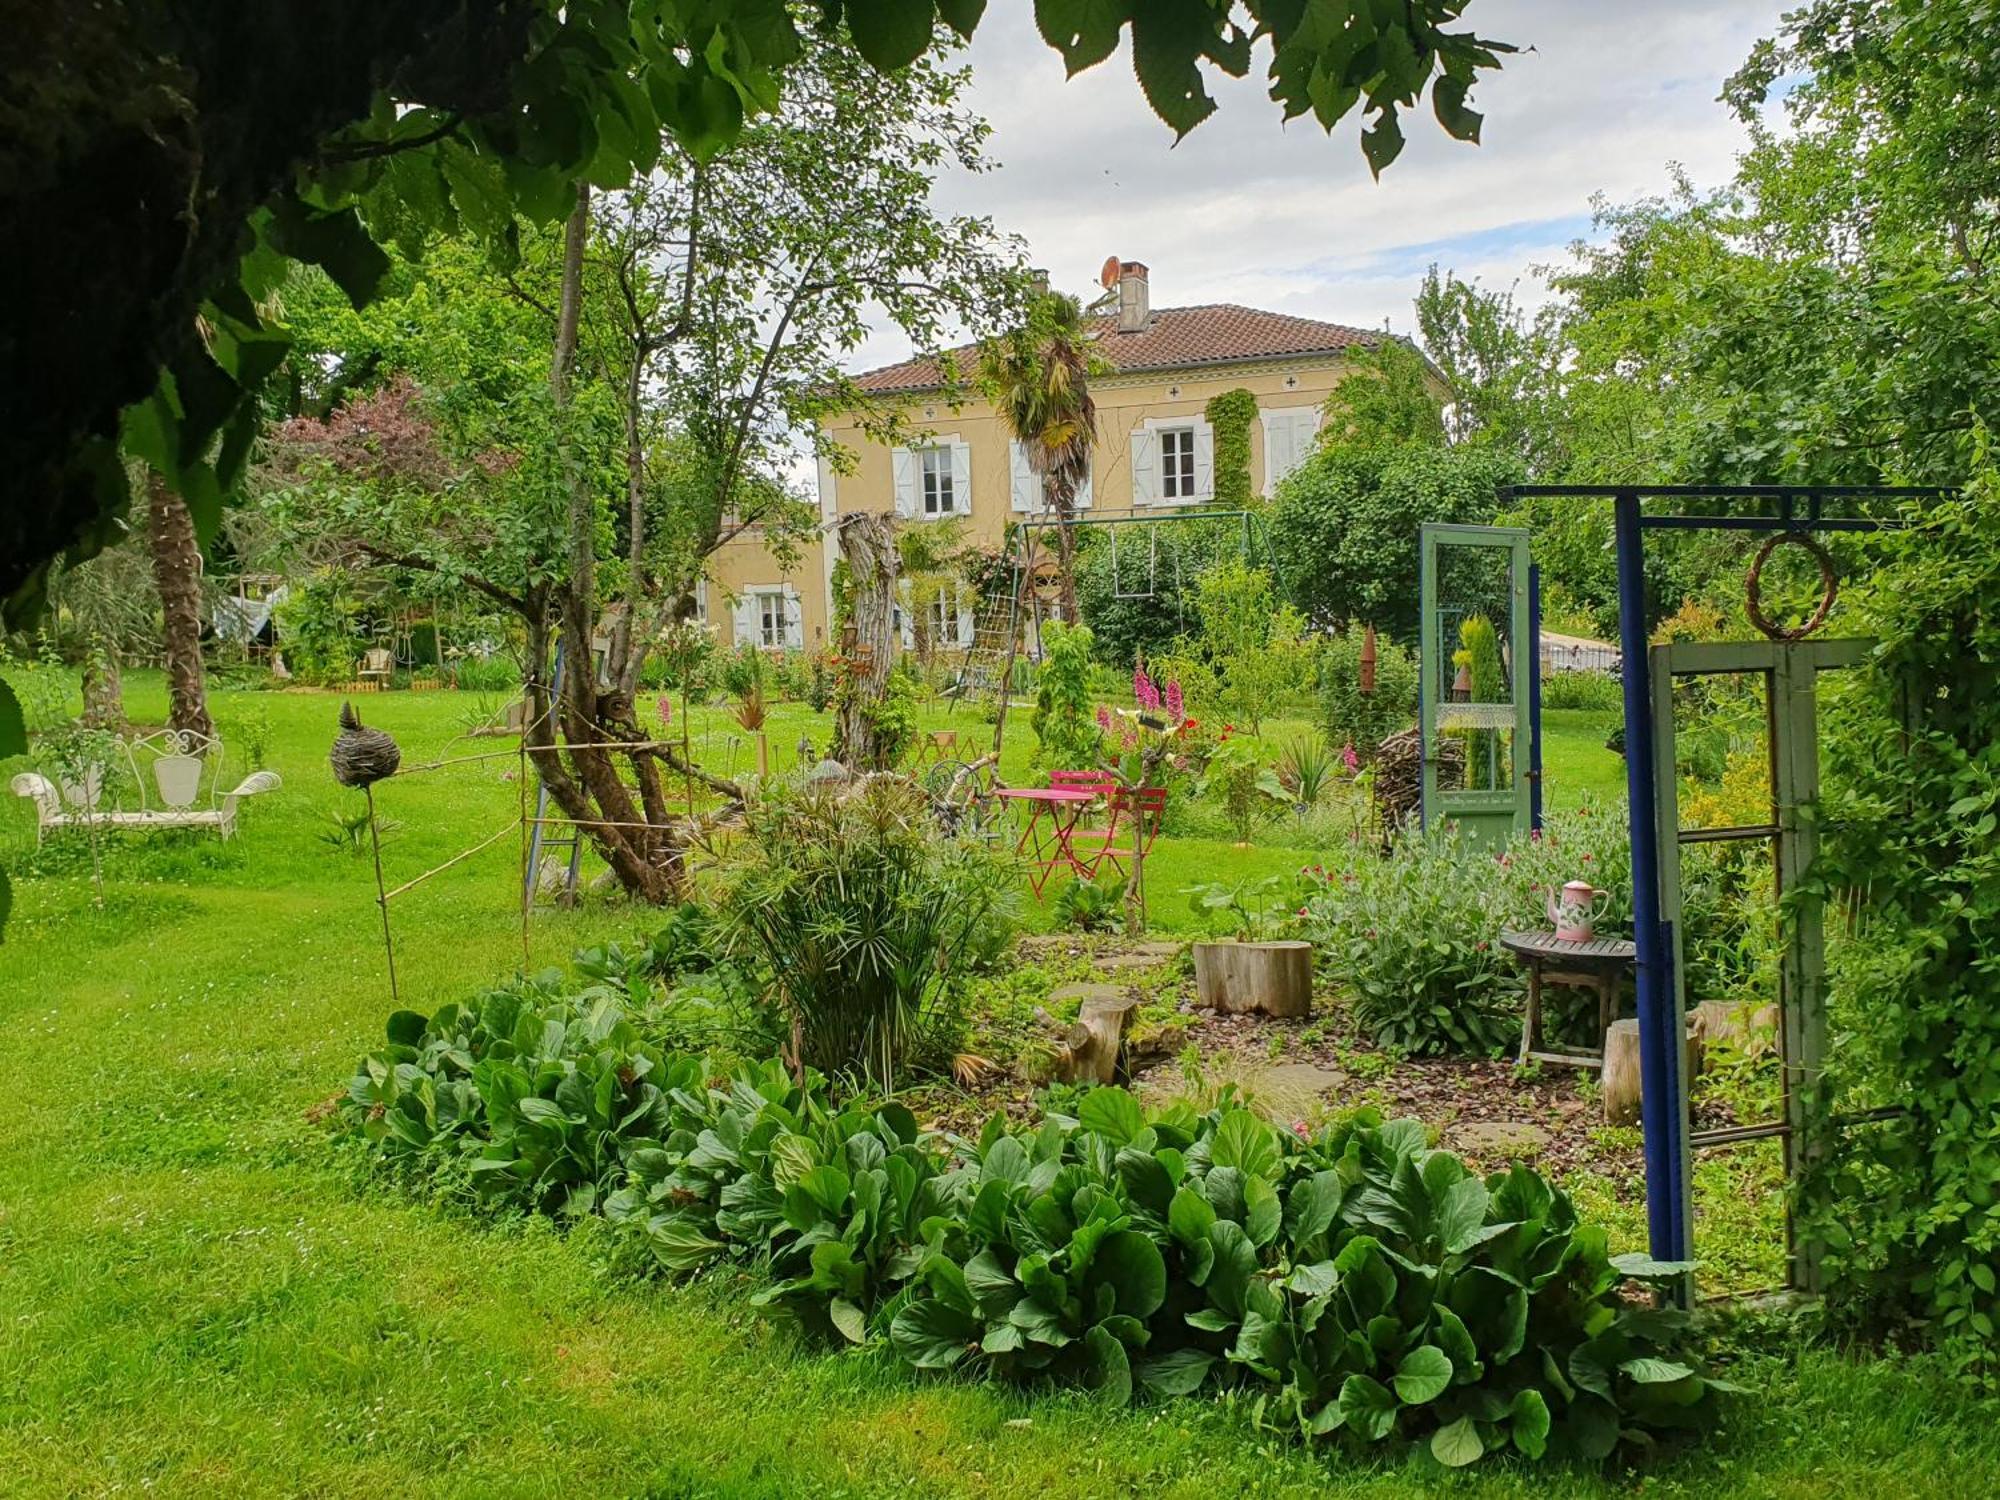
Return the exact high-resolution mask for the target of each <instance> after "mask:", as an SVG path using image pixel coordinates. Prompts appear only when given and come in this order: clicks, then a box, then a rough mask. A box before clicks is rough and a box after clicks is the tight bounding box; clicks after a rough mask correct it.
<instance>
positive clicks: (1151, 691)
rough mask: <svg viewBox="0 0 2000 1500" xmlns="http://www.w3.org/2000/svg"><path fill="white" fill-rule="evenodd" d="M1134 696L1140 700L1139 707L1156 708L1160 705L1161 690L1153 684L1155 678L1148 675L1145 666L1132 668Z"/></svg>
mask: <svg viewBox="0 0 2000 1500" xmlns="http://www.w3.org/2000/svg"><path fill="white" fill-rule="evenodd" d="M1132 696H1133V697H1134V698H1136V699H1138V701H1139V707H1141V708H1144V709H1156V708H1158V707H1159V706H1160V690H1159V689H1158V688H1156V687H1154V686H1153V679H1152V678H1150V677H1148V676H1147V675H1146V669H1145V668H1144V667H1134V668H1133V669H1132Z"/></svg>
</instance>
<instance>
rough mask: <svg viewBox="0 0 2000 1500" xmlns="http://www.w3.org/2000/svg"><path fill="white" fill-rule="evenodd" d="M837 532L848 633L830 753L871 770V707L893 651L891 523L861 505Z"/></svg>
mask: <svg viewBox="0 0 2000 1500" xmlns="http://www.w3.org/2000/svg"><path fill="white" fill-rule="evenodd" d="M839 538H840V555H841V557H842V558H843V559H844V560H845V561H846V563H847V572H848V577H849V580H850V582H851V585H852V589H851V592H850V594H849V599H850V601H851V603H850V608H851V610H852V614H851V617H850V624H851V626H852V628H853V631H854V639H853V641H852V643H851V644H850V643H849V642H846V641H843V642H842V643H841V654H842V655H843V656H846V657H847V658H848V664H847V667H846V670H845V674H844V677H845V680H844V685H843V688H842V691H841V695H840V706H839V711H838V713H837V714H836V716H835V719H834V729H833V756H834V759H835V760H838V761H839V762H840V763H841V764H842V765H844V766H846V767H847V768H848V769H849V770H852V771H876V770H881V769H883V766H882V764H881V760H882V750H881V746H880V744H879V743H878V741H877V738H876V733H875V709H876V707H877V705H879V704H880V703H881V702H882V700H883V699H884V698H886V697H888V695H889V668H890V667H891V665H893V662H894V656H895V613H894V611H895V600H896V537H895V528H894V527H893V526H891V524H890V522H889V518H888V517H887V516H886V515H882V514H879V513H877V512H874V511H862V512H857V513H855V514H852V515H845V516H842V517H841V518H840V529H839Z"/></svg>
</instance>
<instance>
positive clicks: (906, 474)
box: [890, 448, 922, 520]
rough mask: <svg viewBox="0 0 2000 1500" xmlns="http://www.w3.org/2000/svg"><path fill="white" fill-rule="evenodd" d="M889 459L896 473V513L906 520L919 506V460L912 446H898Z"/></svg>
mask: <svg viewBox="0 0 2000 1500" xmlns="http://www.w3.org/2000/svg"><path fill="white" fill-rule="evenodd" d="M890 460H891V463H892V465H893V467H894V470H895V475H896V514H897V515H899V516H901V517H903V518H904V519H905V520H908V519H910V518H911V517H913V516H915V515H916V513H917V511H918V508H919V506H918V500H917V494H918V488H919V485H920V483H921V480H920V478H919V475H920V474H921V472H922V470H921V468H920V464H921V460H920V459H918V457H917V450H916V449H914V448H898V449H896V450H895V452H894V453H892V454H891V455H890Z"/></svg>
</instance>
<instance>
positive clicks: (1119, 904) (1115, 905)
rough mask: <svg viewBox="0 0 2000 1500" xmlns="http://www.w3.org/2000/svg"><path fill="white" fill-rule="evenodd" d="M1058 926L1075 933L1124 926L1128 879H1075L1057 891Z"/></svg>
mask: <svg viewBox="0 0 2000 1500" xmlns="http://www.w3.org/2000/svg"><path fill="white" fill-rule="evenodd" d="M1054 911H1055V919H1056V922H1057V925H1059V926H1062V927H1067V928H1069V929H1070V930H1071V931H1072V932H1111V931H1114V930H1115V929H1117V928H1118V927H1120V926H1122V925H1124V920H1125V882H1124V881H1122V880H1112V881H1107V882H1106V883H1104V884H1102V885H1100V884H1098V883H1097V882H1096V881H1095V880H1072V881H1071V882H1070V883H1069V884H1068V885H1066V886H1064V887H1063V888H1062V889H1061V890H1059V891H1057V892H1056V899H1055V903H1054Z"/></svg>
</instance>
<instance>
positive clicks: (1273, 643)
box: [1178, 560, 1313, 734]
mask: <svg viewBox="0 0 2000 1500" xmlns="http://www.w3.org/2000/svg"><path fill="white" fill-rule="evenodd" d="M1195 610H1196V613H1197V615H1198V616H1199V617H1200V621H1201V649H1202V651H1204V652H1205V653H1206V655H1207V657H1208V661H1209V664H1210V666H1211V667H1212V668H1213V670H1214V672H1215V675H1216V678H1217V679H1218V680H1219V682H1220V684H1221V691H1220V693H1219V694H1218V696H1217V699H1216V707H1217V708H1219V709H1220V710H1221V711H1222V712H1223V713H1224V714H1226V715H1227V716H1228V717H1229V718H1230V720H1231V721H1232V722H1235V723H1238V724H1242V725H1245V726H1246V727H1248V729H1249V730H1250V732H1251V733H1252V734H1255V733H1257V732H1258V731H1259V730H1260V729H1261V728H1262V727H1263V722H1264V719H1265V718H1266V716H1268V715H1271V714H1274V713H1276V712H1278V711H1279V710H1280V709H1281V708H1283V707H1284V706H1285V705H1286V704H1288V703H1290V702H1292V701H1294V700H1296V699H1298V698H1300V697H1302V696H1304V695H1305V694H1306V693H1308V692H1310V684H1311V681H1312V670H1313V647H1312V645H1311V643H1310V642H1308V641H1307V640H1306V638H1305V619H1304V617H1303V616H1301V615H1300V614H1299V612H1298V611H1297V610H1295V609H1293V608H1292V607H1291V606H1290V605H1289V604H1280V603H1278V602H1277V599H1276V595H1275V594H1274V592H1273V590H1272V585H1271V575H1270V573H1269V571H1268V570H1266V569H1263V568H1252V567H1249V566H1247V565H1246V564H1244V563H1243V562H1242V561H1240V560H1236V561H1230V562H1224V563H1218V564H1217V565H1216V566H1215V567H1213V568H1210V569H1209V570H1208V571H1207V572H1206V573H1204V574H1202V575H1201V577H1200V579H1198V580H1197V582H1196V585H1195ZM1178 649H1179V650H1180V651H1182V652H1183V653H1185V652H1186V650H1187V647H1186V645H1185V644H1181V645H1179V646H1178Z"/></svg>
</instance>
